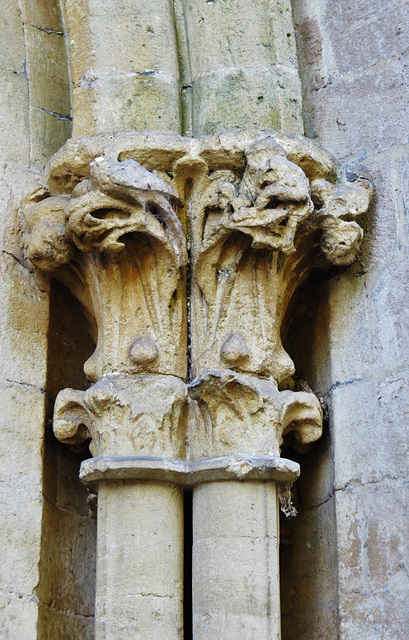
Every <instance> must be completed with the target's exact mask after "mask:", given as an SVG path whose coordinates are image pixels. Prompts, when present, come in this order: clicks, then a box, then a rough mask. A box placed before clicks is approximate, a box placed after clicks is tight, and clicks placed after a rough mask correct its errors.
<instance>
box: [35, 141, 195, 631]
mask: <svg viewBox="0 0 409 640" xmlns="http://www.w3.org/2000/svg"><path fill="white" fill-rule="evenodd" d="M142 137H143V138H145V137H146V136H145V135H144V136H142ZM111 139H112V138H111V136H109V135H108V136H107V137H106V138H104V137H103V136H102V137H101V138H99V139H97V140H95V139H94V140H92V139H90V140H88V141H79V142H78V143H76V142H73V141H71V142H69V143H68V144H67V146H66V147H65V148H64V149H62V150H61V151H60V155H59V156H58V155H57V156H56V157H55V159H54V160H53V161H51V163H50V165H49V167H48V169H47V173H48V183H47V185H46V186H45V187H44V188H43V189H39V190H37V191H35V192H33V193H31V194H29V195H28V196H27V198H26V202H25V214H26V217H27V219H28V220H29V224H30V226H31V229H32V231H31V235H30V237H29V240H28V245H27V253H28V255H29V256H30V258H31V259H32V260H33V261H34V262H35V263H36V264H37V265H39V266H40V267H41V268H43V269H45V270H48V271H50V272H51V273H53V275H55V277H58V278H60V279H61V280H62V281H63V282H64V283H65V284H66V286H68V287H69V288H70V289H71V290H72V292H73V293H74V294H75V295H76V297H77V298H78V299H79V300H80V301H81V303H82V304H83V307H84V309H85V312H86V314H87V316H88V317H89V320H90V327H91V331H93V332H94V336H95V340H96V349H95V352H94V353H93V354H92V356H91V357H90V358H89V359H88V361H87V362H86V363H85V366H84V370H85V372H86V374H87V376H88V379H89V380H90V382H91V383H93V384H92V385H91V386H90V387H89V388H88V389H87V390H86V391H78V390H75V389H64V390H63V391H61V392H60V393H59V395H58V396H57V399H56V403H55V409H54V431H55V434H56V436H57V438H59V439H60V440H61V441H62V442H65V443H67V444H69V445H71V446H80V445H81V443H84V442H86V441H90V450H91V453H92V455H93V456H94V458H93V460H92V461H90V464H91V466H92V464H93V463H97V462H98V461H102V464H103V465H107V464H108V462H107V461H111V463H112V461H114V462H116V463H117V467H118V469H119V471H118V476H117V477H116V478H115V479H114V480H113V481H110V480H105V479H104V480H103V481H102V484H100V483H98V482H97V483H94V484H93V487H92V489H93V491H94V492H96V493H98V536H97V590H96V639H97V640H119V639H120V638H124V637H125V636H126V638H129V639H130V640H131V639H132V638H135V640H136V639H139V638H141V637H143V638H151V639H152V640H162V638H167V639H169V640H176V639H177V638H182V637H183V496H182V490H181V488H180V487H179V486H174V484H173V483H172V482H170V481H168V479H167V478H155V477H152V475H151V470H150V467H151V463H152V461H157V460H158V459H160V460H163V461H164V464H166V461H168V460H170V461H171V460H174V459H179V458H184V457H185V440H186V431H187V417H186V401H187V389H186V383H185V381H184V378H185V377H186V341H187V336H186V311H185V299H186V296H185V273H184V268H185V262H186V249H185V237H184V232H183V228H182V225H181V223H180V221H179V219H178V217H177V215H176V213H175V210H176V208H177V207H178V206H179V205H180V199H179V196H178V194H177V192H176V191H175V190H174V188H173V187H172V186H171V185H170V184H168V183H167V182H165V181H163V180H162V179H161V178H160V177H159V176H157V175H155V174H153V173H152V172H151V171H149V170H148V169H145V168H144V167H142V166H141V165H140V164H138V162H136V161H135V160H133V159H128V160H124V161H123V162H118V161H117V160H116V157H117V155H118V153H119V152H116V153H109V152H108V153H107V155H102V153H103V150H101V151H100V153H98V151H99V150H98V149H97V152H96V153H95V146H94V147H93V144H94V145H95V144H96V146H97V147H98V144H100V145H102V147H103V146H104V144H106V143H107V142H108V141H109V140H111ZM159 140H160V136H159ZM153 143H154V144H155V139H154V140H153ZM156 145H158V140H157V139H156ZM125 147H126V145H125ZM125 147H124V146H122V147H121V150H122V151H125ZM161 153H162V158H161V159H160V158H157V162H156V164H157V165H158V164H160V162H162V164H163V163H164V169H165V170H166V151H165V152H164V150H163V144H162V148H161ZM159 156H160V154H159ZM164 156H165V158H164ZM90 161H91V162H90ZM53 162H55V164H56V167H54V168H53ZM57 167H58V169H57ZM58 170H59V172H60V175H59V176H58ZM128 459H131V460H133V462H134V466H135V467H136V468H138V467H139V466H140V465H142V466H143V465H144V464H145V467H144V472H143V473H142V477H140V478H138V479H130V480H129V482H127V480H128V479H127V478H126V477H123V474H122V470H123V466H124V460H128ZM146 462H147V466H146ZM88 466H89V465H88ZM83 477H84V479H85V480H86V474H85V475H83Z"/></svg>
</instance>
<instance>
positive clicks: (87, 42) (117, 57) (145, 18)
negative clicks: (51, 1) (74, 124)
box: [66, 0, 179, 84]
mask: <svg viewBox="0 0 409 640" xmlns="http://www.w3.org/2000/svg"><path fill="white" fill-rule="evenodd" d="M113 15H115V17H116V19H115V20H113V19H112V16H113ZM66 19H67V26H68V30H69V33H70V39H71V42H70V49H71V56H72V63H71V69H72V80H73V82H74V84H76V83H77V82H78V81H79V80H80V79H81V78H82V77H83V76H84V75H85V74H86V73H87V72H89V71H91V69H93V71H94V73H96V75H97V77H101V76H103V75H115V74H120V73H122V74H125V73H140V72H143V71H155V70H156V71H162V72H163V73H165V74H168V75H170V76H172V77H173V78H174V79H175V80H178V78H179V68H178V60H177V54H176V41H175V38H176V35H175V29H174V24H173V16H172V10H171V4H170V3H169V2H168V1H167V0H159V1H158V2H156V3H155V7H154V9H153V8H152V7H150V6H149V5H147V4H146V3H144V2H142V1H140V0H137V1H136V2H135V1H134V0H124V2H121V4H120V5H118V3H117V2H116V1H115V0H108V1H107V2H104V3H101V2H99V1H98V0H81V2H79V3H78V2H70V1H68V2H66Z"/></svg>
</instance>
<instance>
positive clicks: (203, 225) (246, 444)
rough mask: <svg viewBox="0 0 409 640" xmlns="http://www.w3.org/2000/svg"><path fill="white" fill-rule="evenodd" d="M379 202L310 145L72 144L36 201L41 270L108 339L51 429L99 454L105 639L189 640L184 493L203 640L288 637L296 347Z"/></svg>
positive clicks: (249, 137) (101, 629) (32, 210)
mask: <svg viewBox="0 0 409 640" xmlns="http://www.w3.org/2000/svg"><path fill="white" fill-rule="evenodd" d="M370 196H371V188H370V184H369V182H368V181H367V180H366V179H365V178H363V177H362V175H361V174H360V173H355V174H354V173H353V172H351V171H349V172H348V174H345V172H344V170H343V168H342V167H340V166H339V165H338V164H337V162H336V161H335V160H334V159H333V158H332V157H331V156H330V155H329V154H328V153H326V152H325V151H324V150H322V149H320V148H319V147H318V146H317V145H315V144H313V143H312V142H311V141H308V140H305V139H304V138H302V137H301V136H299V137H294V136H291V135H285V134H278V133H277V132H266V131H263V132H257V131H249V132H245V131H243V132H236V133H229V134H223V135H219V136H210V137H204V138H201V139H193V138H183V137H179V136H173V135H165V134H158V133H150V134H146V133H138V132H128V133H119V134H116V135H100V136H95V137H90V138H82V139H72V140H70V141H69V142H68V143H67V144H66V145H65V146H64V147H63V148H62V149H61V150H60V151H59V152H58V153H57V154H56V155H55V156H54V157H53V158H52V159H51V160H50V162H49V164H48V166H47V168H46V171H45V174H44V184H43V185H39V187H38V189H36V190H34V191H33V192H31V193H29V194H27V197H26V198H25V201H24V203H23V208H24V214H25V217H26V220H27V223H28V227H29V231H28V233H27V236H26V254H27V256H28V257H29V258H30V259H31V260H32V261H33V262H34V263H35V264H36V265H37V266H39V267H40V268H42V269H44V270H47V271H49V272H50V273H52V274H53V276H54V277H57V278H59V279H61V280H62V281H63V282H64V283H65V284H66V286H67V287H69V288H70V289H71V291H72V292H73V293H74V295H76V297H77V298H78V299H79V300H80V302H81V303H82V305H83V307H84V309H85V312H86V314H87V317H89V319H90V326H91V330H93V331H94V335H95V342H96V349H95V352H94V353H93V354H92V356H91V357H90V358H89V359H88V361H87V362H86V363H85V366H84V370H85V371H86V374H87V376H88V378H89V380H90V383H91V386H90V387H89V388H88V389H87V390H86V391H77V390H74V389H64V390H62V391H61V392H60V394H59V395H58V397H57V400H56V404H55V411H54V431H55V434H56V436H57V437H58V438H59V439H60V440H61V441H63V442H65V443H67V444H70V445H78V444H80V443H83V442H85V441H87V440H90V451H91V454H92V455H93V458H92V459H91V460H88V461H86V462H84V463H83V464H82V468H81V477H82V479H83V481H84V482H86V483H87V484H88V485H89V486H90V488H91V489H92V490H93V491H95V492H98V541H97V601H96V605H97V606H96V638H97V640H102V639H103V640H119V639H120V638H121V639H122V638H124V637H125V636H126V637H127V638H129V639H132V638H135V640H136V639H137V638H138V639H139V638H147V639H148V638H149V640H152V639H158V640H159V639H161V640H162V639H163V638H166V639H167V640H171V639H172V638H175V639H176V638H181V637H183V556H184V549H183V510H182V509H183V500H182V492H183V488H184V487H193V488H194V489H193V559H192V562H193V633H194V638H195V640H222V639H224V640H228V639H230V638H232V637H234V638H238V639H241V640H250V639H252V638H254V639H255V638H257V639H258V640H263V639H264V640H278V638H279V637H280V607H279V574H278V500H277V484H284V485H287V486H288V485H291V483H292V482H293V481H294V480H295V479H296V477H297V475H298V473H299V468H298V465H296V464H295V463H292V462H290V461H288V460H284V459H282V458H280V447H281V444H282V440H283V437H284V436H285V434H287V433H288V432H290V431H292V432H294V437H295V438H296V439H297V440H298V442H299V444H300V445H303V444H307V443H310V442H312V441H314V440H316V439H318V438H319V437H320V435H321V424H322V414H321V408H320V405H319V402H318V400H317V398H316V397H315V396H314V395H313V394H312V393H311V392H310V391H309V390H308V386H307V385H306V383H304V382H302V383H301V382H296V379H295V378H294V364H293V362H292V360H291V358H290V357H289V355H288V354H287V353H286V351H285V350H284V348H283V345H282V342H281V331H282V327H283V323H284V322H285V317H286V311H287V308H288V305H289V302H290V300H291V298H292V296H293V294H294V291H295V290H296V289H297V287H298V286H299V285H300V284H301V283H302V282H303V281H304V280H305V278H306V277H307V276H308V273H309V271H310V269H311V268H312V266H313V265H316V266H317V265H319V264H321V265H325V264H326V263H328V262H332V263H333V264H335V265H346V264H349V263H350V262H351V261H352V260H353V259H354V257H355V255H356V252H357V250H358V248H359V243H360V240H361V237H362V230H361V228H360V227H359V225H358V224H357V222H356V221H355V218H356V217H357V216H358V215H360V214H362V213H363V212H364V211H366V209H367V207H368V205H369V201H370ZM187 218H188V219H189V225H188V226H189V228H190V230H191V234H190V235H189V238H188V240H189V243H188V242H187V237H186V236H187V234H186V230H185V227H184V224H185V221H186V219H187ZM182 222H183V224H182ZM187 245H189V246H190V254H191V260H190V266H189V268H190V277H189V278H187V264H188V260H187ZM187 282H189V283H190V285H189V286H190V287H191V291H190V292H189V293H190V295H189V296H188V294H187V293H188V292H187ZM188 299H190V305H189V304H188ZM188 334H189V335H188ZM188 339H189V341H190V349H189V352H190V356H191V358H190V362H189V371H190V373H189V377H188V373H187V371H188V367H187V365H188V363H187V353H188ZM187 552H189V551H187Z"/></svg>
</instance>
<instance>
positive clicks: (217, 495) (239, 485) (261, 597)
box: [193, 481, 280, 640]
mask: <svg viewBox="0 0 409 640" xmlns="http://www.w3.org/2000/svg"><path fill="white" fill-rule="evenodd" d="M193 523H194V529H193V584H194V596H193V611H194V613H193V637H194V638H195V639H196V638H201V639H206V640H207V639H213V638H218V639H219V640H230V639H231V638H243V639H244V638H245V639H246V640H256V639H257V640H258V639H260V638H268V639H273V638H274V640H278V639H279V638H280V589H279V581H278V580H277V576H278V575H279V559H278V549H279V520H278V502H277V491H276V486H275V483H274V482H273V481H270V482H252V481H248V482H240V481H237V482H213V483H210V484H202V485H200V486H198V487H197V488H196V489H195V490H194V506H193Z"/></svg>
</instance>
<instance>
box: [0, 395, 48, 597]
mask: <svg viewBox="0 0 409 640" xmlns="http://www.w3.org/2000/svg"><path fill="white" fill-rule="evenodd" d="M1 406H2V415H1V423H0V432H1V442H2V449H1V451H2V453H1V455H0V478H1V482H0V488H1V496H0V500H1V512H2V527H1V535H0V538H1V547H2V548H3V549H8V552H7V553H3V554H2V555H1V557H0V590H1V591H3V592H4V591H6V592H9V593H17V592H21V593H23V594H32V593H33V592H34V589H35V587H36V585H37V583H38V562H39V559H40V543H41V522H42V493H41V489H42V459H41V448H42V439H43V424H44V394H43V393H42V392H40V391H38V390H36V389H33V388H30V387H25V386H22V385H19V384H11V383H6V384H4V383H3V384H2V385H1Z"/></svg>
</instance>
